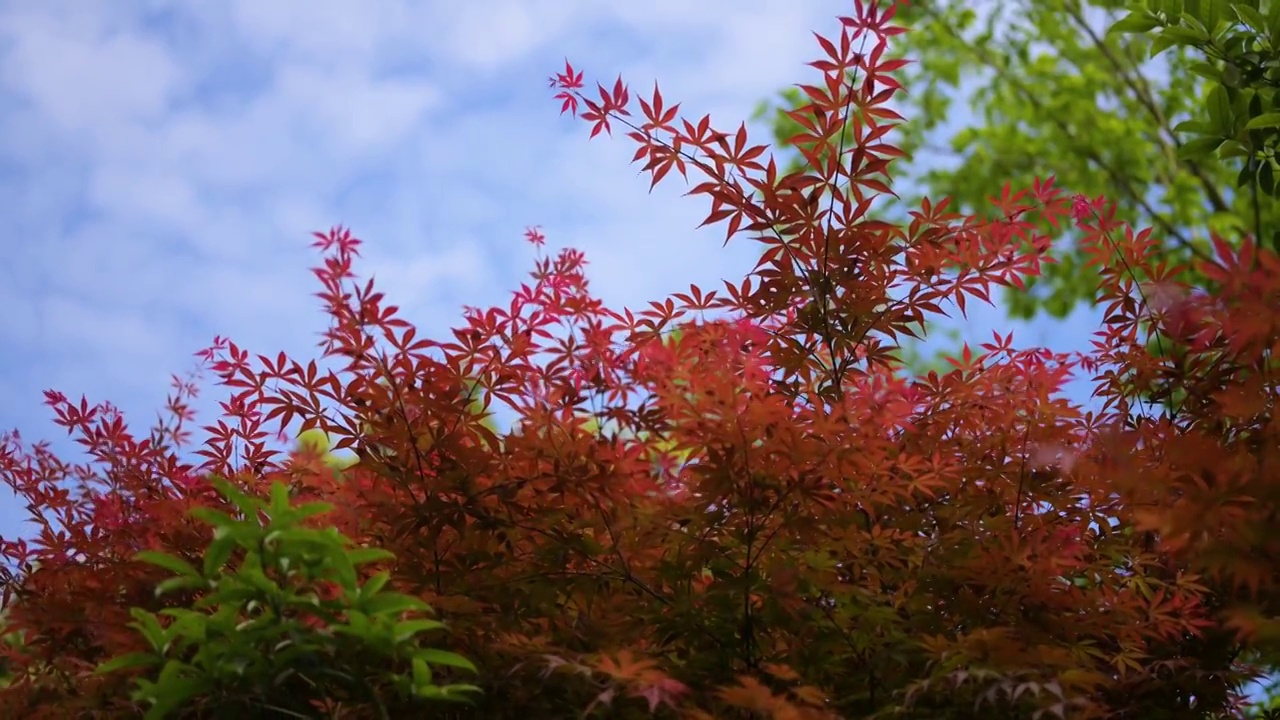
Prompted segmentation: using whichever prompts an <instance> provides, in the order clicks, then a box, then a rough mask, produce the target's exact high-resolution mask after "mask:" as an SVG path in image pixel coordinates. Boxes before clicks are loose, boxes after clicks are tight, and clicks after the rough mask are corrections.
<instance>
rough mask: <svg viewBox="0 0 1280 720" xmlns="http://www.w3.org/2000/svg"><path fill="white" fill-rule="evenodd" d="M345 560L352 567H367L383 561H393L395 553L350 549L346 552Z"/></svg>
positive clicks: (371, 549) (379, 549) (378, 549)
mask: <svg viewBox="0 0 1280 720" xmlns="http://www.w3.org/2000/svg"><path fill="white" fill-rule="evenodd" d="M347 558H348V559H349V560H351V564H352V565H367V564H369V563H373V562H382V561H383V560H394V559H395V558H396V556H395V553H391V552H388V551H386V550H383V549H381V548H352V549H351V550H348V551H347Z"/></svg>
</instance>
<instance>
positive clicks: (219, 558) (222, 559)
mask: <svg viewBox="0 0 1280 720" xmlns="http://www.w3.org/2000/svg"><path fill="white" fill-rule="evenodd" d="M237 544H238V543H237V542H236V539H235V538H234V537H231V536H225V537H220V538H216V539H215V540H214V541H213V542H211V543H209V547H208V548H206V549H205V551H204V576H205V577H206V578H211V577H213V575H214V573H216V572H217V571H219V570H221V569H222V567H223V566H224V565H226V564H227V560H228V559H229V558H230V557H231V553H233V552H235V549H236V545H237Z"/></svg>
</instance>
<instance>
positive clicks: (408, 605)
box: [359, 593, 431, 615]
mask: <svg viewBox="0 0 1280 720" xmlns="http://www.w3.org/2000/svg"><path fill="white" fill-rule="evenodd" d="M359 606H360V609H362V610H364V611H365V612H367V613H368V614H370V615H388V614H398V613H402V612H409V611H411V610H417V611H420V612H422V611H425V612H430V611H431V606H430V605H427V604H426V603H425V602H423V601H422V600H420V599H418V598H416V597H412V596H409V595H404V594H402V593H384V594H381V595H375V596H373V597H371V598H365V599H362V600H361V601H360V603H359Z"/></svg>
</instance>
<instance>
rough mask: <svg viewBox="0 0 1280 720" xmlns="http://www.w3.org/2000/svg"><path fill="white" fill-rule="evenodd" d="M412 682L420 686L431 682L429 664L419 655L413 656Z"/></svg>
mask: <svg viewBox="0 0 1280 720" xmlns="http://www.w3.org/2000/svg"><path fill="white" fill-rule="evenodd" d="M412 665H413V684H414V685H416V686H418V687H422V686H423V685H430V684H431V666H430V665H428V664H427V661H426V660H424V659H422V658H421V657H415V658H413V662H412Z"/></svg>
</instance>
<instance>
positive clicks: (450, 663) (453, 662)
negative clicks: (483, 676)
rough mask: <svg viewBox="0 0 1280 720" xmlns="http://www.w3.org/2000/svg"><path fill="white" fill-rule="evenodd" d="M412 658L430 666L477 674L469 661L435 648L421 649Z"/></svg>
mask: <svg viewBox="0 0 1280 720" xmlns="http://www.w3.org/2000/svg"><path fill="white" fill-rule="evenodd" d="M414 658H415V659H418V658H421V659H423V660H426V661H427V662H429V663H431V664H432V665H445V666H447V667H454V668H459V669H461V670H468V671H470V672H477V670H476V666H475V665H472V664H471V661H470V660H468V659H466V658H464V657H462V656H461V655H459V654H457V653H454V652H449V651H448V650H437V649H435V648H423V649H422V650H419V651H418V652H416V653H414Z"/></svg>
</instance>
